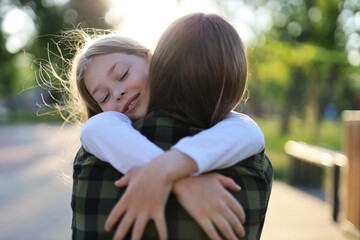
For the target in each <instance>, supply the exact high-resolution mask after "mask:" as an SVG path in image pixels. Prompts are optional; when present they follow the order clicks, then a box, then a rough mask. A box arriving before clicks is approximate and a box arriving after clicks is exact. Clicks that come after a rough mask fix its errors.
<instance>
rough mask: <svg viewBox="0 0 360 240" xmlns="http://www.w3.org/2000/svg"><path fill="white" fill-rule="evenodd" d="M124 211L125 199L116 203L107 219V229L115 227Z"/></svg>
mask: <svg viewBox="0 0 360 240" xmlns="http://www.w3.org/2000/svg"><path fill="white" fill-rule="evenodd" d="M124 212H125V206H124V204H123V201H121V200H120V202H118V203H117V204H116V205H115V207H114V208H113V209H112V210H111V213H110V215H109V216H108V218H107V219H106V222H105V230H106V231H110V230H111V229H112V228H113V227H114V225H115V223H116V222H117V221H118V220H119V219H120V217H121V216H122V215H123V213H124Z"/></svg>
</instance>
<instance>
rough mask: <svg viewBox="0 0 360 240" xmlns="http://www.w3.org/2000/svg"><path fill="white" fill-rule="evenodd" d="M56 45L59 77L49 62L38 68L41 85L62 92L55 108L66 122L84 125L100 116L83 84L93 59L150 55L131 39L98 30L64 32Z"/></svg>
mask: <svg viewBox="0 0 360 240" xmlns="http://www.w3.org/2000/svg"><path fill="white" fill-rule="evenodd" d="M56 45H57V47H58V51H59V53H60V54H59V55H58V57H60V58H61V60H62V62H63V65H62V66H63V67H62V68H61V73H58V71H57V69H56V68H55V67H54V66H53V64H52V63H51V61H50V59H49V61H48V62H47V64H42V65H41V66H40V71H39V72H40V75H39V76H40V78H39V79H40V80H41V83H40V84H41V85H43V86H44V85H45V86H47V87H48V88H49V87H50V89H51V90H57V91H60V92H61V95H62V100H61V101H57V103H56V104H55V108H56V109H57V111H58V112H59V113H60V115H61V117H62V118H63V119H64V120H65V122H68V121H75V122H77V123H84V122H85V121H86V120H87V119H88V118H90V117H92V116H94V115H96V114H98V113H100V112H102V110H101V108H100V106H99V105H98V104H97V102H96V101H95V100H94V99H93V98H92V97H91V95H90V93H89V92H88V90H87V89H86V87H85V83H84V73H85V71H86V69H87V67H88V66H89V64H90V62H91V59H92V58H93V57H94V56H97V55H104V54H110V53H123V54H129V55H136V56H139V57H143V58H145V59H146V58H147V57H148V54H151V51H150V50H149V49H148V48H146V47H144V46H143V45H141V44H140V43H138V42H136V41H135V40H133V39H130V38H127V37H123V36H120V35H118V34H115V33H113V32H110V31H105V30H99V29H87V30H86V31H84V30H80V29H76V30H72V31H67V32H64V34H63V36H62V40H61V41H59V42H58V43H56ZM63 45H64V46H65V47H66V50H68V51H69V55H70V57H71V58H72V59H70V60H69V59H67V57H68V56H69V55H66V56H64V55H63V54H62V52H63V51H62V50H61V47H62V46H63ZM73 52H75V53H73ZM49 58H50V55H49ZM54 79H55V80H57V81H54ZM60 103H61V104H60ZM46 105H47V106H49V105H48V104H46Z"/></svg>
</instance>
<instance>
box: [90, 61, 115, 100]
mask: <svg viewBox="0 0 360 240" xmlns="http://www.w3.org/2000/svg"><path fill="white" fill-rule="evenodd" d="M116 65H117V63H114V64H113V65H112V66H111V68H109V70H108V72H107V75H110V74H111V73H112V72H113V71H114V69H115V67H116ZM99 88H100V87H99V86H96V87H95V88H94V90H93V91H92V92H91V95H93V96H94V94H95V93H96V92H97V91H98V90H99Z"/></svg>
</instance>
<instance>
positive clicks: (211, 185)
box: [173, 173, 245, 239]
mask: <svg viewBox="0 0 360 240" xmlns="http://www.w3.org/2000/svg"><path fill="white" fill-rule="evenodd" d="M225 188H229V189H230V190H232V191H239V190H240V187H239V186H238V185H237V184H236V183H235V182H234V181H233V180H232V179H231V178H228V177H225V176H222V175H220V174H215V173H210V174H204V175H201V176H198V177H188V178H184V179H181V180H179V181H177V182H176V183H175V184H174V187H173V192H174V193H175V195H176V196H177V198H178V200H179V202H180V203H181V205H182V206H183V207H184V208H185V209H186V211H187V212H188V213H189V214H190V215H191V216H192V217H193V218H194V219H195V220H196V221H197V222H198V224H199V225H200V226H201V227H202V228H203V230H204V231H205V233H206V234H207V235H208V237H209V238H211V239H221V238H220V236H219V234H218V233H217V231H216V230H215V226H216V227H217V228H218V229H219V231H220V232H221V233H222V234H223V236H224V237H226V238H227V239H237V237H236V235H237V236H238V237H243V236H245V230H244V227H243V225H242V224H243V223H244V222H245V213H244V210H243V208H242V206H241V205H240V204H239V203H238V202H237V201H236V199H235V198H234V197H233V196H232V195H231V194H230V193H229V192H228V191H227V190H226V189H225ZM235 234H236V235H235Z"/></svg>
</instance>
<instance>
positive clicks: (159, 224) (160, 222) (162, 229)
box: [154, 212, 168, 240]
mask: <svg viewBox="0 0 360 240" xmlns="http://www.w3.org/2000/svg"><path fill="white" fill-rule="evenodd" d="M154 221H155V225H156V228H157V230H158V233H159V238H160V239H161V240H166V239H167V238H168V234H167V227H166V222H165V216H164V213H163V212H162V213H158V214H157V216H155V218H154Z"/></svg>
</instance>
